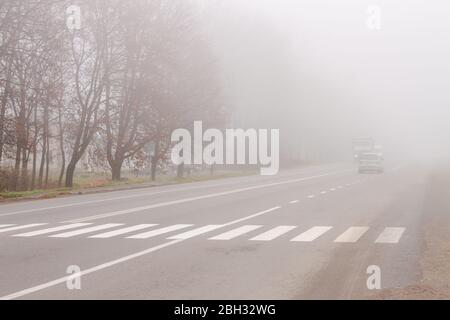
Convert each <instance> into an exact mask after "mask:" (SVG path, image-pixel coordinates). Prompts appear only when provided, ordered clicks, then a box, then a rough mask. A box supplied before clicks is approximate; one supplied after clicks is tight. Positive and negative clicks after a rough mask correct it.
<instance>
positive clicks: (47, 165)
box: [45, 135, 50, 189]
mask: <svg viewBox="0 0 450 320" xmlns="http://www.w3.org/2000/svg"><path fill="white" fill-rule="evenodd" d="M45 158H46V159H45V160H46V161H45V162H46V165H45V188H46V189H47V188H48V173H49V167H50V138H49V135H47V153H46V156H45Z"/></svg>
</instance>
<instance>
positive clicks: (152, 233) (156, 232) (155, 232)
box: [127, 224, 193, 239]
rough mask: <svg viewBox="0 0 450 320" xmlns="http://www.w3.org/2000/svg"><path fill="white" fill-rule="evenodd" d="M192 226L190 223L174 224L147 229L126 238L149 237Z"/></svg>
mask: <svg viewBox="0 0 450 320" xmlns="http://www.w3.org/2000/svg"><path fill="white" fill-rule="evenodd" d="M192 226H193V225H192V224H176V225H173V226H169V227H165V228H160V229H156V230H152V231H148V232H144V233H139V234H136V235H133V236H130V237H127V239H148V238H151V237H156V236H159V235H161V234H165V233H169V232H172V231H178V230H181V229H185V228H188V227H192Z"/></svg>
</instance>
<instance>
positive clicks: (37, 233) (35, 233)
mask: <svg viewBox="0 0 450 320" xmlns="http://www.w3.org/2000/svg"><path fill="white" fill-rule="evenodd" d="M90 224H91V223H74V224H69V225H64V226H59V227H54V228H48V229H43V230H37V231H31V232H27V233H21V234H15V235H13V237H34V236H40V235H43V234H49V233H53V232H58V231H63V230H69V229H75V228H79V227H84V226H87V225H90Z"/></svg>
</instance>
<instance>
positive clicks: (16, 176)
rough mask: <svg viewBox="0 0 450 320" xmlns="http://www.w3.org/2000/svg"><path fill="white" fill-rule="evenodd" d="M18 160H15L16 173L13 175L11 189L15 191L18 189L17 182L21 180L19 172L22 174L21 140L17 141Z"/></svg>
mask: <svg viewBox="0 0 450 320" xmlns="http://www.w3.org/2000/svg"><path fill="white" fill-rule="evenodd" d="M16 148H17V149H16V160H15V165H14V173H13V175H12V177H11V180H12V181H11V190H13V191H17V184H18V181H19V174H20V156H21V154H22V152H21V151H22V150H21V147H20V142H17V145H16Z"/></svg>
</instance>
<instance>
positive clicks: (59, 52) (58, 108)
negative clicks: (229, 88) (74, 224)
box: [0, 0, 227, 191]
mask: <svg viewBox="0 0 450 320" xmlns="http://www.w3.org/2000/svg"><path fill="white" fill-rule="evenodd" d="M199 19H200V16H199V13H198V12H197V11H196V10H195V8H193V7H192V5H191V4H189V2H188V1H185V0H78V1H65V0H27V1H21V0H3V1H1V2H0V164H1V168H0V171H1V177H0V184H1V185H0V190H10V191H12V190H33V189H36V188H45V187H48V186H49V185H50V181H49V171H50V170H51V168H52V166H54V162H55V158H57V159H58V161H57V163H58V171H59V174H58V179H57V181H56V183H57V184H58V185H61V186H62V185H64V186H66V187H72V186H73V183H74V175H75V172H76V169H77V167H78V166H79V163H80V161H81V160H82V159H83V157H85V156H86V154H87V153H90V154H92V155H93V158H95V161H96V162H97V165H99V166H102V165H106V166H108V168H109V169H110V171H111V177H112V179H113V180H119V179H121V172H122V169H123V167H124V164H125V163H126V162H132V163H139V162H142V161H144V160H143V159H147V158H148V157H149V156H150V155H149V151H148V150H149V146H150V145H151V146H152V153H151V159H150V161H151V171H152V178H153V179H154V178H155V175H156V168H157V166H158V165H159V164H161V163H164V162H167V161H168V158H169V157H168V152H169V149H170V146H171V142H170V135H171V132H172V131H173V130H174V129H176V128H179V127H189V126H191V125H192V123H193V121H194V120H202V121H204V122H205V123H207V124H208V125H211V126H216V127H220V126H222V125H223V124H224V122H225V121H226V118H227V111H226V108H225V103H224V101H223V94H222V91H223V90H222V88H221V84H220V79H219V78H220V77H219V72H218V67H217V61H216V60H215V57H214V54H213V52H212V49H211V47H210V44H209V40H208V37H207V35H206V34H205V32H204V31H203V30H202V27H201V23H200V22H199Z"/></svg>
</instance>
